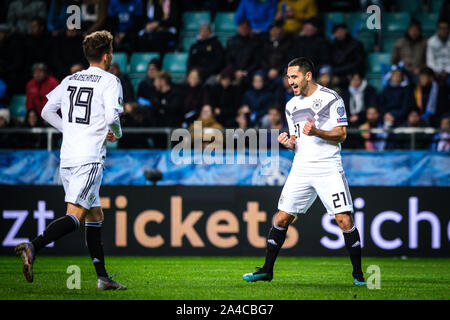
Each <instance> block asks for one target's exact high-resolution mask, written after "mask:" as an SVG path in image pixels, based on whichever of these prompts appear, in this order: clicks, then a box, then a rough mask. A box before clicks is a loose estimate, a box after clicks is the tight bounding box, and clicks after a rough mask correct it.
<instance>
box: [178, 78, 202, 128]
mask: <svg viewBox="0 0 450 320" xmlns="http://www.w3.org/2000/svg"><path fill="white" fill-rule="evenodd" d="M205 102H206V93H205V90H204V89H203V79H202V74H201V72H200V70H199V69H192V70H191V71H189V73H188V76H187V78H186V84H185V85H184V86H183V107H182V114H183V118H184V121H186V123H187V124H190V123H191V122H192V121H194V119H195V118H196V117H198V115H199V114H200V109H201V108H202V107H203V105H204V104H205Z"/></svg>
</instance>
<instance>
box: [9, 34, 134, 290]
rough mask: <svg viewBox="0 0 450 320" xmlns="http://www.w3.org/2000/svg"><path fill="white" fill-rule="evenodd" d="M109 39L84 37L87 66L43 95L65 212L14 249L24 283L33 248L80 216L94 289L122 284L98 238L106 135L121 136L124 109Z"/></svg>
mask: <svg viewBox="0 0 450 320" xmlns="http://www.w3.org/2000/svg"><path fill="white" fill-rule="evenodd" d="M112 41H113V37H112V35H111V34H110V33H109V32H107V31H98V32H94V33H92V34H90V35H88V36H86V38H85V39H84V41H83V51H84V55H85V56H86V59H87V60H88V61H89V64H90V67H89V68H88V69H87V70H83V71H80V72H77V73H75V74H73V75H70V76H68V77H66V78H65V79H64V80H63V81H62V82H61V84H60V85H59V86H57V87H56V88H55V89H54V90H53V91H51V92H50V93H49V94H48V95H47V98H48V102H47V104H46V105H45V107H44V109H43V110H42V118H44V119H45V120H46V121H47V122H48V123H50V124H51V125H52V126H53V127H55V128H56V129H58V130H59V131H61V132H62V134H63V141H62V146H61V156H60V158H61V163H60V175H61V180H62V183H63V186H64V191H65V202H67V212H66V215H65V216H63V217H60V218H58V219H56V220H54V221H53V222H52V223H50V224H49V225H48V227H47V229H45V231H44V232H43V233H42V234H41V235H39V236H38V237H36V238H35V239H34V240H33V241H31V242H26V243H21V244H19V245H17V247H16V248H15V252H16V254H17V255H19V256H20V257H21V259H22V264H23V273H24V275H25V278H26V279H27V280H28V281H29V282H32V281H33V263H34V260H35V257H36V253H38V252H39V251H40V250H41V249H42V248H44V247H45V246H46V245H47V244H49V243H51V242H53V241H56V240H58V239H60V238H61V237H63V236H65V235H67V234H69V233H71V232H73V231H75V230H77V229H78V228H79V227H80V223H82V222H83V221H84V225H85V228H86V244H87V247H88V249H89V253H90V255H91V258H92V262H93V264H94V266H95V270H96V272H97V277H98V280H97V288H98V289H101V290H108V289H121V290H123V289H126V287H125V286H123V285H121V284H119V283H117V282H116V281H114V280H112V279H111V277H109V276H108V274H107V272H106V270H105V262H104V253H103V244H102V241H101V230H102V223H103V211H102V209H101V207H100V196H99V189H100V185H101V181H102V176H103V166H104V161H105V157H106V140H108V141H111V142H114V141H116V140H117V139H119V138H120V137H121V136H122V130H121V127H120V120H119V112H122V111H123V98H122V85H121V84H120V80H119V79H118V78H117V77H115V76H114V75H112V74H111V73H109V72H107V70H108V69H109V67H110V65H111V60H112ZM58 110H61V115H62V118H61V117H60V116H59V115H58V114H57V111H58Z"/></svg>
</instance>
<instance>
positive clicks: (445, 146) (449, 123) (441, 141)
mask: <svg viewBox="0 0 450 320" xmlns="http://www.w3.org/2000/svg"><path fill="white" fill-rule="evenodd" d="M0 111H1V110H0ZM440 128H441V130H446V131H443V132H439V133H436V134H435V135H434V137H433V143H432V144H431V150H436V151H444V152H449V151H450V115H446V116H444V117H443V118H442V119H441V126H440Z"/></svg>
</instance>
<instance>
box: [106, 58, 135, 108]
mask: <svg viewBox="0 0 450 320" xmlns="http://www.w3.org/2000/svg"><path fill="white" fill-rule="evenodd" d="M109 72H111V73H112V74H113V75H115V76H116V77H117V78H119V80H120V83H121V84H122V90H123V101H124V102H131V101H134V89H133V85H132V84H131V81H130V78H128V75H127V74H126V73H123V72H122V70H120V66H119V64H118V63H112V64H111V66H110V67H109Z"/></svg>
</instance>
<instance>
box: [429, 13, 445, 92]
mask: <svg viewBox="0 0 450 320" xmlns="http://www.w3.org/2000/svg"><path fill="white" fill-rule="evenodd" d="M448 19H449V18H448V16H447V18H446V19H445V20H439V22H438V25H437V32H436V34H434V35H433V36H432V37H431V38H430V39H428V42H427V66H428V67H430V68H431V69H432V70H433V71H434V72H435V73H436V76H437V79H438V81H439V82H440V83H441V84H443V85H447V86H450V36H449V35H450V29H449V22H448Z"/></svg>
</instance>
